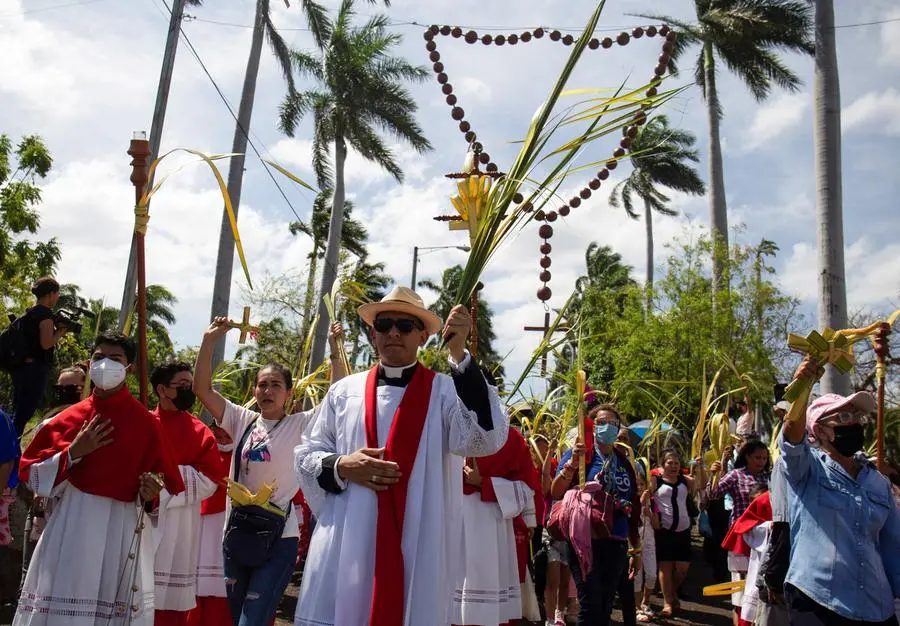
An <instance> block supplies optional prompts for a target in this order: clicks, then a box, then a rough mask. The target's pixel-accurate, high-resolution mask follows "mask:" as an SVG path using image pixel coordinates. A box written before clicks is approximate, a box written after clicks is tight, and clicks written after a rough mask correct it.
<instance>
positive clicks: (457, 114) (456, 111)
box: [450, 107, 466, 122]
mask: <svg viewBox="0 0 900 626" xmlns="http://www.w3.org/2000/svg"><path fill="white" fill-rule="evenodd" d="M465 115H466V112H465V111H463V110H462V107H453V109H452V110H451V111H450V116H451V117H453V119H455V120H456V121H457V122H458V121H460V120H462V118H463V117H465Z"/></svg>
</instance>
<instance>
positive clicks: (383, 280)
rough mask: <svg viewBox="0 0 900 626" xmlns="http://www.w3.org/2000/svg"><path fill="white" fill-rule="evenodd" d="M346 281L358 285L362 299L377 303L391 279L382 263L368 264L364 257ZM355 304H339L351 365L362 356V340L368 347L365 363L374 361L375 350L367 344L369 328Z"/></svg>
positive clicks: (354, 266)
mask: <svg viewBox="0 0 900 626" xmlns="http://www.w3.org/2000/svg"><path fill="white" fill-rule="evenodd" d="M346 280H349V281H350V282H351V283H354V284H355V285H358V286H359V287H360V288H361V289H362V292H363V294H362V295H363V297H364V298H365V299H366V300H367V301H370V302H377V301H378V300H381V299H382V298H383V297H384V296H385V294H387V290H388V287H390V286H391V283H393V282H394V281H393V279H392V278H391V277H390V276H388V275H387V274H385V272H384V263H369V262H368V261H367V260H366V258H365V257H363V258H361V259H359V260H357V262H356V263H355V264H354V265H353V267H352V269H351V270H350V271H349V272H348V273H347V276H346ZM357 306H358V305H357V304H356V303H355V302H352V301H350V300H349V299H347V298H345V299H344V300H343V302H342V303H341V317H342V318H343V320H344V323H345V325H346V327H347V329H348V330H347V340H348V341H349V342H350V353H349V355H348V357H347V358H348V359H349V360H350V363H351V364H352V365H356V364H357V363H358V361H359V359H360V356H362V354H361V353H362V351H363V348H364V344H363V341H362V340H363V339H365V340H366V344H365V345H368V348H369V349H368V351H367V352H368V354H367V355H366V356H367V358H366V361H365V362H366V363H368V362H370V361H372V360H374V356H375V349H374V346H372V344H371V343H370V342H369V328H368V326H366V324H365V322H363V321H362V319H361V318H360V317H359V315H358V314H357V313H356V309H357Z"/></svg>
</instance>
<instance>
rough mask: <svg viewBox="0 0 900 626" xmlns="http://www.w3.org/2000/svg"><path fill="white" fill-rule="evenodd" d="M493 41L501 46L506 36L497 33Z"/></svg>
mask: <svg viewBox="0 0 900 626" xmlns="http://www.w3.org/2000/svg"><path fill="white" fill-rule="evenodd" d="M494 43H495V44H496V45H498V46H502V45H503V44H505V43H506V37H504V36H503V35H497V36H496V37H494Z"/></svg>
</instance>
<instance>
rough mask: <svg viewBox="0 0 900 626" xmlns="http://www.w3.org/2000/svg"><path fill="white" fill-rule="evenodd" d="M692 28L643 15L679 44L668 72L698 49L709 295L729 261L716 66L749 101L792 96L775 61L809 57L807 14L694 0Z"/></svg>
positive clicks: (743, 2)
mask: <svg viewBox="0 0 900 626" xmlns="http://www.w3.org/2000/svg"><path fill="white" fill-rule="evenodd" d="M694 8H695V10H696V14H697V23H689V22H684V21H682V20H678V19H675V18H673V17H669V16H665V15H662V16H660V15H654V16H649V15H645V16H642V17H648V18H650V19H654V20H661V21H664V22H666V23H667V24H672V25H674V26H675V27H677V29H678V41H677V43H676V44H675V48H674V51H673V54H672V61H671V63H670V69H671V70H672V71H673V72H675V71H676V64H675V63H676V61H677V60H678V58H679V57H680V56H681V55H682V54H683V53H684V52H685V51H686V50H687V49H688V47H690V46H692V45H694V44H699V47H700V54H699V56H698V57H697V61H696V65H695V68H694V81H695V82H696V83H697V85H699V86H700V88H701V89H702V90H703V97H704V99H705V100H706V117H707V121H708V124H709V186H710V191H709V225H710V234H711V235H712V237H711V238H712V240H713V245H714V252H713V290H714V291H717V290H718V289H720V288H721V287H722V286H723V279H724V277H723V275H722V273H723V270H724V259H725V258H727V256H728V211H727V205H726V202H725V171H724V167H723V165H722V145H721V139H720V137H719V123H720V122H721V120H722V113H723V111H722V105H721V103H720V101H719V93H718V89H717V87H716V71H717V62H720V63H722V64H724V65H725V67H726V68H728V69H729V70H731V71H732V72H733V73H734V74H736V75H737V76H738V78H740V79H741V80H742V81H743V82H744V84H745V85H746V86H747V88H748V89H749V90H750V93H751V94H752V95H753V97H754V98H755V99H756V100H757V101H758V102H761V101H763V100H765V99H766V98H768V97H769V94H770V93H771V91H772V87H773V86H777V87H781V88H782V89H786V90H788V91H791V92H796V91H798V90H799V88H800V85H801V84H802V81H801V80H800V78H799V77H798V76H797V75H796V74H795V73H794V72H792V71H791V70H790V68H788V67H787V66H786V65H785V64H784V63H783V62H782V61H781V59H780V58H779V56H778V52H781V51H784V50H787V51H793V52H801V53H804V54H809V55H811V54H813V43H812V39H811V27H812V14H811V12H810V9H809V6H808V5H807V4H806V2H803V1H800V0H754V1H752V2H748V1H747V0H694Z"/></svg>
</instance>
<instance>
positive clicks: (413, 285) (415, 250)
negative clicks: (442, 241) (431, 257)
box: [410, 246, 471, 291]
mask: <svg viewBox="0 0 900 626" xmlns="http://www.w3.org/2000/svg"><path fill="white" fill-rule="evenodd" d="M449 249H455V250H459V251H461V252H468V251H469V250H471V248H470V247H469V246H423V247H419V246H413V264H412V281H410V283H411V284H410V289H412V290H413V291H415V290H416V267H417V266H418V265H419V250H429V251H434V250H449Z"/></svg>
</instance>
